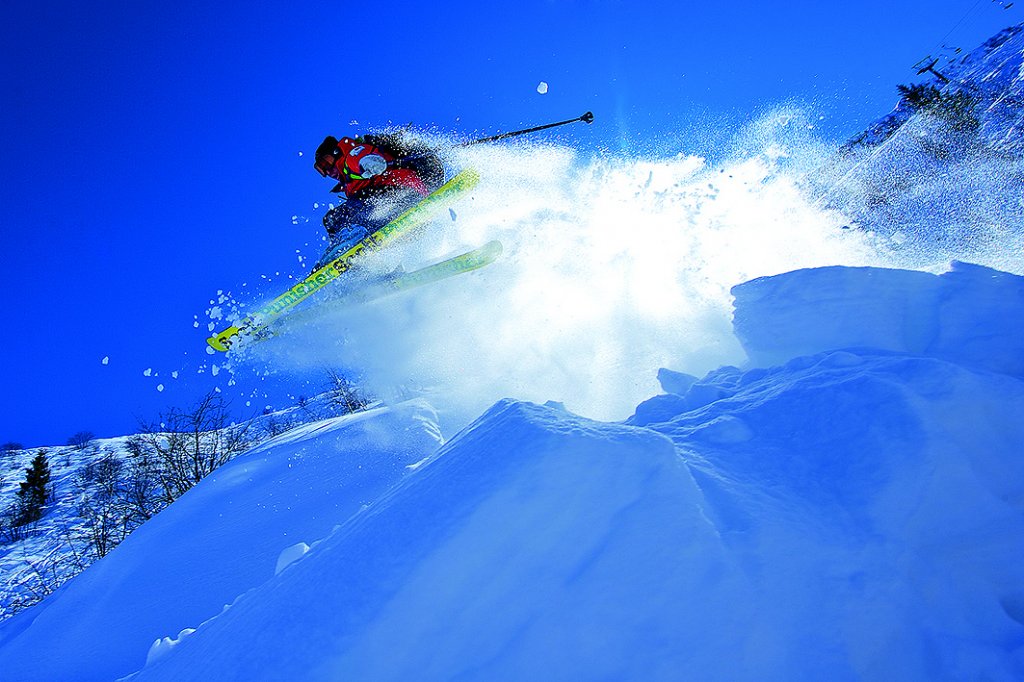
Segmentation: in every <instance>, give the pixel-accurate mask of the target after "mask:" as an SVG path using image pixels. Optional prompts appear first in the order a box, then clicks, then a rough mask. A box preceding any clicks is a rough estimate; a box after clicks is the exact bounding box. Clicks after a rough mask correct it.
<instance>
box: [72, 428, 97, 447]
mask: <svg viewBox="0 0 1024 682" xmlns="http://www.w3.org/2000/svg"><path fill="white" fill-rule="evenodd" d="M94 440H96V434H95V433H93V432H92V431H79V432H78V433H76V434H75V435H73V436H71V438H68V445H70V446H72V447H74V448H75V449H76V450H85V449H86V448H87V447H89V446H90V445H92V442H93V441H94Z"/></svg>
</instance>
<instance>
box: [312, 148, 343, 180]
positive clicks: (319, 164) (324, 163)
mask: <svg viewBox="0 0 1024 682" xmlns="http://www.w3.org/2000/svg"><path fill="white" fill-rule="evenodd" d="M313 168H315V169H316V172H317V173H319V174H320V177H323V178H326V177H332V178H337V177H338V175H337V168H338V166H337V160H336V159H335V153H331V154H324V155H323V156H321V157H320V158H318V159H317V160H316V161H315V162H314V163H313Z"/></svg>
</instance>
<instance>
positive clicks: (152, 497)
mask: <svg viewBox="0 0 1024 682" xmlns="http://www.w3.org/2000/svg"><path fill="white" fill-rule="evenodd" d="M125 447H127V449H128V459H127V463H128V464H127V469H128V471H127V473H126V475H125V476H124V478H123V480H122V482H121V490H120V495H121V498H122V500H123V501H124V504H125V505H126V506H127V509H128V513H129V515H130V517H131V518H130V520H131V523H132V524H133V526H134V525H141V524H142V523H144V522H145V521H147V520H149V519H150V518H152V516H153V515H154V514H156V513H157V512H158V511H160V510H161V509H163V508H164V507H165V506H166V505H167V504H168V503H167V501H166V500H165V499H164V496H163V495H161V493H160V476H159V472H158V471H157V460H156V457H155V455H154V454H153V453H152V452H151V451H150V450H149V448H147V447H146V439H145V438H144V437H142V436H132V437H130V438H129V439H128V440H127V441H126V443H125Z"/></svg>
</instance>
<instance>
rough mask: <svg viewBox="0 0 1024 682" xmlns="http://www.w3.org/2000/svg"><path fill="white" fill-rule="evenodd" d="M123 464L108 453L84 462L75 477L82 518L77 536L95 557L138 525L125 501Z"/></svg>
mask: <svg viewBox="0 0 1024 682" xmlns="http://www.w3.org/2000/svg"><path fill="white" fill-rule="evenodd" d="M124 468H125V465H124V463H123V462H122V461H121V460H120V459H118V458H116V457H114V456H113V455H110V454H107V455H105V456H103V457H101V458H100V459H99V460H97V461H95V462H90V463H88V464H86V465H85V466H83V467H82V469H81V470H80V471H79V473H78V476H77V477H76V481H75V487H76V488H77V491H78V493H79V501H78V515H79V517H81V519H82V525H81V526H80V530H79V532H78V536H79V537H80V539H82V540H84V542H85V550H86V551H87V552H88V553H89V554H91V555H92V557H93V558H94V559H101V558H103V557H104V556H106V555H107V554H108V553H109V552H110V550H112V549H114V547H116V546H117V545H119V544H120V543H121V541H122V540H124V539H125V538H126V537H128V534H129V533H130V532H131V531H132V530H134V529H135V527H136V526H137V525H138V524H135V523H133V517H134V514H133V512H132V510H131V508H130V506H129V504H128V503H127V501H126V495H125V486H124V484H123V483H122V472H123V470H124Z"/></svg>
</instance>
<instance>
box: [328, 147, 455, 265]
mask: <svg viewBox="0 0 1024 682" xmlns="http://www.w3.org/2000/svg"><path fill="white" fill-rule="evenodd" d="M313 167H314V168H315V169H316V171H317V172H318V173H319V174H320V175H321V176H323V177H325V178H333V179H335V180H337V181H338V184H337V185H335V186H334V188H333V189H332V190H331V191H332V192H335V193H338V194H339V195H340V197H341V199H342V203H341V204H340V205H339V206H335V207H334V208H332V209H331V210H329V211H328V212H327V214H326V215H325V216H324V227H325V228H326V229H327V236H328V239H329V240H330V245H329V247H328V249H327V251H326V253H325V254H324V256H323V257H322V258H321V259H320V263H318V265H319V264H322V263H325V262H329V261H330V260H331V256H332V255H333V254H336V253H339V252H340V251H343V250H344V249H346V248H348V247H349V246H351V245H352V244H355V243H356V242H357V241H359V240H360V239H362V238H363V237H365V236H366V235H367V234H370V233H372V232H374V231H375V230H377V229H379V228H380V227H382V226H384V225H385V224H387V223H388V222H389V221H390V220H392V219H393V218H395V217H396V216H397V215H399V214H400V213H401V212H402V211H404V210H406V209H408V208H411V207H412V206H414V205H415V204H416V203H417V202H419V201H420V200H421V199H422V198H423V197H425V196H427V195H428V194H430V193H431V192H433V191H434V190H436V189H437V188H438V187H440V186H441V185H442V184H444V180H445V173H444V166H443V165H442V163H441V160H440V159H439V158H438V157H437V154H436V153H435V152H434V151H433V150H432V149H430V148H429V147H427V146H425V145H423V144H421V143H418V142H415V141H412V140H410V139H408V138H407V137H405V136H403V135H401V134H399V133H390V134H382V135H363V136H361V137H356V138H350V137H343V138H341V139H340V140H339V139H337V138H335V137H332V136H330V135H328V136H327V137H326V138H324V141H323V142H322V143H321V144H320V146H319V147H317V150H316V160H315V161H314V163H313ZM314 269H315V268H314Z"/></svg>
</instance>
